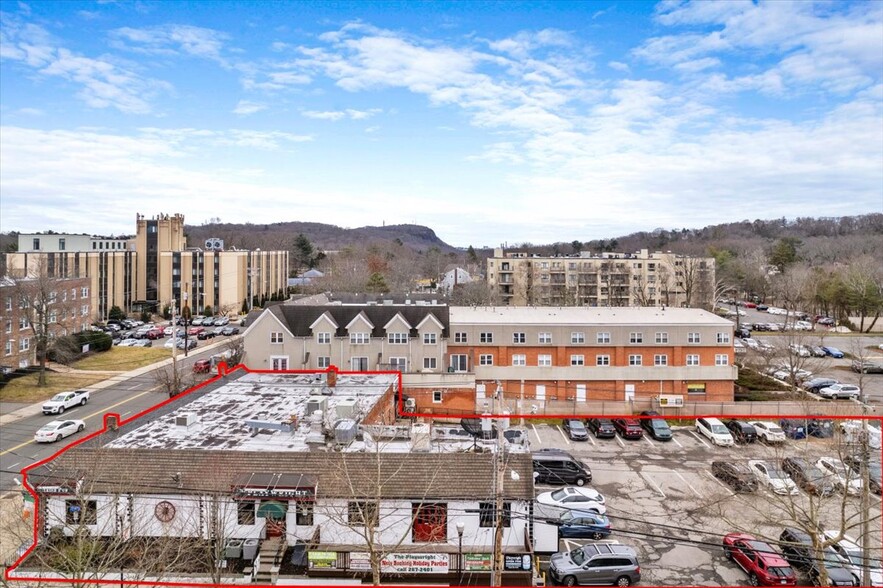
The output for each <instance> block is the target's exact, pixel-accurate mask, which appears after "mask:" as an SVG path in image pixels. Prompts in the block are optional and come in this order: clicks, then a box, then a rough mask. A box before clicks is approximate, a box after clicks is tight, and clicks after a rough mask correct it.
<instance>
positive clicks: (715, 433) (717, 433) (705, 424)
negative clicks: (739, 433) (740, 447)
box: [696, 417, 733, 445]
mask: <svg viewBox="0 0 883 588" xmlns="http://www.w3.org/2000/svg"><path fill="white" fill-rule="evenodd" d="M696 431H697V432H699V433H701V434H702V435H705V436H706V437H708V438H709V439H710V440H711V442H712V443H714V444H715V445H732V444H733V436H732V435H730V431H729V430H728V429H727V428H726V427H725V426H724V424H723V423H722V422H720V420H718V419H716V418H714V417H704V418H701V419H696Z"/></svg>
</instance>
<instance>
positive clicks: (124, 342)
mask: <svg viewBox="0 0 883 588" xmlns="http://www.w3.org/2000/svg"><path fill="white" fill-rule="evenodd" d="M137 342H138V339H135V338H134V337H133V338H130V339H123V340H122V341H120V342H119V343H117V347H131V346H133V345H134V344H135V343H137Z"/></svg>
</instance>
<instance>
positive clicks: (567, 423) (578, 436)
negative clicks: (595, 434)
mask: <svg viewBox="0 0 883 588" xmlns="http://www.w3.org/2000/svg"><path fill="white" fill-rule="evenodd" d="M561 428H562V429H564V432H565V433H566V434H567V436H568V437H570V439H571V440H572V441H588V440H589V431H588V430H587V429H586V426H585V425H584V424H583V422H582V421H581V420H579V419H564V420H563V421H562V422H561Z"/></svg>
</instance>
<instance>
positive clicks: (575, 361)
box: [570, 355, 586, 365]
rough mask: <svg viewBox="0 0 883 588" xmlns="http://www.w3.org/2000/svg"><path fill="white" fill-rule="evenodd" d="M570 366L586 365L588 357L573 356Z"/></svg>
mask: <svg viewBox="0 0 883 588" xmlns="http://www.w3.org/2000/svg"><path fill="white" fill-rule="evenodd" d="M570 365H586V356H585V355H571V356H570Z"/></svg>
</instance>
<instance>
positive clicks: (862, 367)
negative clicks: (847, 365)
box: [852, 358, 883, 374]
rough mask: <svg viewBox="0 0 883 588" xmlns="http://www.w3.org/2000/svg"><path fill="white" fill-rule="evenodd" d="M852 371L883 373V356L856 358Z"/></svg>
mask: <svg viewBox="0 0 883 588" xmlns="http://www.w3.org/2000/svg"><path fill="white" fill-rule="evenodd" d="M852 371H854V372H858V373H861V374H883V358H871V359H861V360H859V359H855V360H853V362H852Z"/></svg>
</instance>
